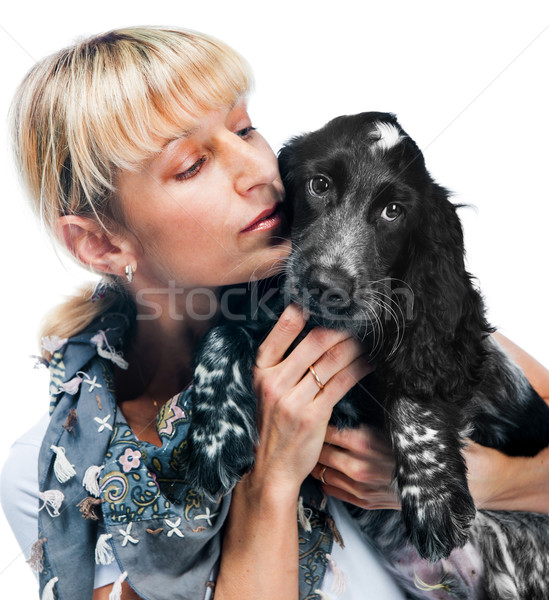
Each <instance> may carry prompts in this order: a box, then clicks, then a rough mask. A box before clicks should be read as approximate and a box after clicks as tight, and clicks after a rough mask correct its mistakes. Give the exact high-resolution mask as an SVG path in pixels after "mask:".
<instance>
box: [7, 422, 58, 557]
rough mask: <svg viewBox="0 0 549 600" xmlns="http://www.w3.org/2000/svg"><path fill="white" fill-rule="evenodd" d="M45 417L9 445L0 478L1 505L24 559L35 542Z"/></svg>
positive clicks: (45, 425)
mask: <svg viewBox="0 0 549 600" xmlns="http://www.w3.org/2000/svg"><path fill="white" fill-rule="evenodd" d="M48 421H49V417H48V415H47V414H45V415H44V416H43V417H42V418H41V419H40V420H39V421H38V422H37V423H36V424H35V425H34V426H33V427H32V428H31V429H29V430H28V431H27V432H26V433H24V434H23V435H22V436H21V437H20V438H19V439H17V440H16V441H15V442H14V444H13V445H12V447H11V449H10V452H9V454H8V457H7V459H6V462H5V463H4V465H3V467H2V472H1V474H0V501H1V503H2V508H3V509H4V513H5V515H6V518H7V520H8V522H9V524H10V526H11V528H12V530H13V533H14V534H15V537H16V538H17V541H18V542H19V545H20V546H21V549H22V550H23V552H24V553H25V555H26V556H27V558H28V556H29V554H30V548H31V546H32V544H33V543H34V542H35V541H36V532H37V518H38V489H39V487H38V455H39V453H40V446H41V444H42V439H43V438H44V434H45V432H46V429H47V427H48Z"/></svg>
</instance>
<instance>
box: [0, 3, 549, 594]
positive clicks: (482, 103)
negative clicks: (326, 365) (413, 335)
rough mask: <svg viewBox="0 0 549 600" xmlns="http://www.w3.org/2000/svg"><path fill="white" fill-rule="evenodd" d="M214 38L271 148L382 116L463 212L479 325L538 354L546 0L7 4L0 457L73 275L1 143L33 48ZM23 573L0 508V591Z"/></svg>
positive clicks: (33, 415)
mask: <svg viewBox="0 0 549 600" xmlns="http://www.w3.org/2000/svg"><path fill="white" fill-rule="evenodd" d="M145 24H155V25H178V26H184V27H189V28H193V29H198V30H202V31H205V32H208V33H210V34H213V35H216V36H218V37H220V38H221V39H223V40H225V41H226V42H228V43H229V44H231V45H233V46H234V47H235V48H236V49H237V50H239V51H240V52H241V53H242V54H243V55H244V56H245V57H247V59H248V60H249V61H250V63H251V64H252V67H253V70H254V72H255V74H256V92H255V94H254V96H253V99H252V103H251V111H252V118H253V120H254V124H255V125H256V126H257V127H258V128H259V129H260V130H261V131H262V133H263V134H264V135H265V136H266V137H267V139H268V140H269V142H270V143H271V145H272V146H273V148H275V150H276V149H278V148H279V147H280V144H281V143H282V142H283V140H284V139H286V138H287V137H289V136H291V135H293V134H296V133H299V132H301V131H306V130H309V129H312V128H316V127H318V126H320V125H321V124H323V123H324V122H325V121H327V120H329V119H330V118H332V117H334V116H336V115H338V114H343V113H354V112H361V111H364V110H380V111H392V112H395V113H397V115H398V116H399V119H400V121H401V123H402V125H403V126H404V128H405V129H406V130H407V131H408V133H410V135H411V136H412V137H413V138H415V140H416V141H417V142H418V144H419V146H420V147H421V148H422V149H423V150H424V152H425V155H426V159H427V164H428V166H429V168H430V171H431V173H432V174H433V176H434V177H435V178H436V179H437V180H438V181H439V182H440V183H441V184H443V185H445V186H446V187H449V188H450V189H451V190H453V191H454V193H455V196H454V198H455V200H456V201H458V202H465V203H470V204H473V205H475V206H476V211H475V210H462V212H461V214H462V218H463V222H464V226H465V233H466V243H467V250H468V264H469V268H470V270H471V271H472V272H473V273H474V274H475V275H477V276H478V278H479V280H480V283H481V286H482V289H483V291H484V294H485V296H486V298H487V302H488V306H489V316H490V318H491V320H492V322H493V323H494V324H495V325H496V326H498V328H500V329H501V330H502V331H503V333H505V334H506V335H508V336H509V337H510V338H512V339H513V340H515V341H516V342H517V343H519V344H520V345H522V346H523V347H524V348H525V349H526V350H528V351H529V352H530V353H531V354H533V355H534V356H535V357H536V358H538V360H540V361H541V362H542V363H544V364H545V365H549V347H548V345H547V339H546V336H547V334H548V333H549V326H548V323H547V309H546V298H547V294H548V292H549V284H548V282H547V238H546V231H547V219H548V217H549V208H548V205H549V193H548V185H547V178H548V174H549V169H548V164H547V163H548V158H549V115H548V109H549V80H548V62H549V5H548V4H547V3H546V2H545V1H543V0H540V1H539V2H532V1H529V0H523V1H522V2H520V3H519V2H507V1H503V0H499V1H498V2H495V1H482V2H479V1H475V2H470V1H462V2H460V3H449V2H442V1H440V0H439V1H420V2H410V1H393V2H390V1H386V2H380V1H377V2H367V1H365V2H357V1H355V2H353V1H348V0H339V1H338V2H333V1H330V2H322V1H318V0H317V1H311V2H309V1H300V0H292V1H287V0H278V1H277V2H271V3H263V2H258V1H257V0H255V1H238V0H233V1H232V2H229V1H227V0H225V1H217V0H206V1H200V0H193V1H192V2H190V1H186V0H179V1H178V2H167V1H163V0H155V1H154V2H150V1H147V2H144V1H138V0H133V1H132V2H126V1H121V2H113V1H112V0H109V1H108V2H106V1H104V0H96V1H94V2H90V3H80V2H74V0H72V1H70V2H63V1H60V0H49V1H48V2H39V3H38V2H21V1H19V2H10V3H9V6H7V7H6V6H4V9H3V13H2V16H1V17H0V56H1V57H2V71H1V72H2V85H1V92H0V102H1V106H0V114H1V117H0V126H1V128H2V135H1V137H0V139H1V142H0V151H1V153H2V154H1V157H0V165H1V183H2V202H1V203H0V213H1V219H0V227H1V232H2V235H0V244H1V249H0V251H1V257H2V294H1V296H0V297H1V302H2V311H1V315H2V321H3V323H2V331H4V334H3V336H2V337H3V339H2V344H1V356H0V365H1V366H0V368H1V375H2V377H1V382H2V408H1V412H0V463H1V462H3V460H4V458H5V456H6V454H7V452H8V449H9V446H10V444H11V443H12V442H13V440H14V439H15V438H16V437H18V436H19V435H20V434H22V433H23V432H24V431H25V430H26V429H27V428H28V427H29V426H30V425H31V424H32V423H34V422H35V421H36V420H37V419H38V417H39V415H41V414H42V413H43V412H44V411H45V410H46V408H47V403H48V399H47V391H46V379H47V374H46V372H45V371H35V370H33V369H32V364H33V362H32V361H31V360H30V359H29V358H28V355H29V354H32V353H37V352H38V346H37V343H36V332H37V329H38V324H39V320H40V318H41V316H42V315H43V313H44V312H45V311H46V309H47V308H49V307H51V306H53V305H54V304H56V303H57V302H59V300H60V299H61V297H62V296H63V295H66V294H69V293H70V291H71V290H72V289H73V288H74V287H75V285H76V283H78V282H79V281H81V280H85V279H89V278H88V277H87V276H86V274H85V273H84V272H81V271H80V270H79V269H78V268H76V267H73V266H71V265H65V266H62V265H61V263H60V261H59V259H58V258H57V256H56V255H55V253H54V252H53V251H52V250H51V249H50V245H49V241H48V240H47V239H46V238H45V236H44V235H43V233H42V232H41V231H40V229H39V227H38V226H37V224H36V223H35V222H34V220H33V217H32V215H31V213H30V211H29V210H28V209H27V207H26V204H25V198H24V197H23V194H22V193H21V191H20V189H19V186H18V183H17V178H16V174H15V169H14V167H13V163H12V161H11V157H10V155H9V153H8V150H7V146H8V143H7V134H6V131H5V115H6V112H7V108H8V105H9V102H10V99H11V97H12V95H13V93H14V91H15V88H16V86H17V84H18V83H19V81H20V80H21V79H22V77H23V76H24V74H25V73H26V71H27V70H28V69H29V68H30V67H31V66H32V65H33V63H34V62H35V60H37V59H40V58H41V57H43V56H45V55H46V54H48V53H50V52H53V51H55V50H58V49H59V48H61V47H62V46H64V45H67V44H69V43H71V42H72V41H73V40H74V39H75V38H77V37H81V36H85V35H88V34H94V33H98V32H101V31H105V30H108V29H111V28H115V27H121V26H127V25H145ZM35 595H36V585H35V583H34V580H33V576H32V574H31V572H30V570H29V569H28V567H27V566H26V565H25V563H24V560H23V559H22V557H21V554H20V551H19V549H18V547H17V545H16V544H15V541H14V538H13V536H12V534H11V531H10V530H9V528H8V526H7V524H6V521H5V519H4V517H3V515H0V596H2V597H3V598H23V599H26V598H34V597H35Z"/></svg>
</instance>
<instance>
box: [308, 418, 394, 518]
mask: <svg viewBox="0 0 549 600" xmlns="http://www.w3.org/2000/svg"><path fill="white" fill-rule="evenodd" d="M394 469H395V461H394V458H393V452H392V449H391V445H390V442H389V440H387V439H386V438H385V437H383V435H382V434H381V433H380V432H378V431H375V430H374V429H372V428H370V427H367V426H366V425H362V426H361V427H359V428H358V429H343V430H341V431H338V430H337V428H335V427H332V426H330V427H328V431H327V434H326V440H325V443H324V445H323V448H322V452H321V453H320V458H319V462H318V464H317V465H316V466H315V468H314V469H313V472H312V475H313V477H315V478H316V479H319V480H321V481H322V489H323V491H324V493H325V494H327V495H329V496H333V497H335V498H339V500H343V501H345V502H350V503H351V504H354V505H356V506H360V507H361V508H367V509H381V508H393V509H400V501H399V499H398V496H397V494H396V492H395V489H394V487H393V486H392V483H391V482H392V478H393V473H394Z"/></svg>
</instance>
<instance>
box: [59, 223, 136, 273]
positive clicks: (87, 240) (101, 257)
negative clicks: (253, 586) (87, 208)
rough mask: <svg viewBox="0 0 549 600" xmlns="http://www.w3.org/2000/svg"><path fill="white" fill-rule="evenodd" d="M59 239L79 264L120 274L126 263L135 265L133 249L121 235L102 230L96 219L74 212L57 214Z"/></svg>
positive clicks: (100, 270) (102, 271)
mask: <svg viewBox="0 0 549 600" xmlns="http://www.w3.org/2000/svg"><path fill="white" fill-rule="evenodd" d="M56 236H57V239H58V240H59V242H60V243H61V244H62V245H63V246H64V247H65V248H67V250H69V252H70V253H71V254H72V255H73V256H74V257H75V258H76V259H78V260H79V261H80V262H81V263H82V264H83V265H85V266H87V267H91V268H92V269H94V270H96V271H99V272H101V273H109V274H111V275H119V276H124V272H125V271H124V269H125V267H126V265H132V266H134V268H135V265H136V263H137V258H136V253H135V250H134V248H133V246H132V244H131V243H130V241H129V240H128V239H126V238H125V237H123V236H121V235H118V234H115V233H109V232H107V231H105V229H104V227H102V226H101V225H100V224H99V223H98V222H97V221H95V220H94V219H90V218H87V217H81V216H78V215H66V216H63V217H60V218H59V220H58V222H57V225H56Z"/></svg>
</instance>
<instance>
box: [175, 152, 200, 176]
mask: <svg viewBox="0 0 549 600" xmlns="http://www.w3.org/2000/svg"><path fill="white" fill-rule="evenodd" d="M205 162H206V157H204V156H202V157H201V158H199V159H198V160H197V161H196V162H195V163H194V164H193V165H192V166H190V167H189V168H188V169H186V170H185V171H182V172H181V173H178V174H177V175H176V176H175V178H176V179H177V181H185V180H186V179H190V178H191V177H194V176H195V175H196V174H197V173H198V172H199V171H200V168H201V167H202V165H203V164H204V163H205Z"/></svg>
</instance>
